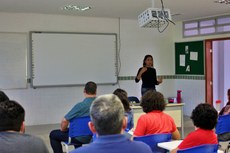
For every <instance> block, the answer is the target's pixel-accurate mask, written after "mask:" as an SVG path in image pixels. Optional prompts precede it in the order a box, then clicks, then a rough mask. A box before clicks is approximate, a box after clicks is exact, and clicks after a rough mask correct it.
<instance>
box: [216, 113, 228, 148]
mask: <svg viewBox="0 0 230 153" xmlns="http://www.w3.org/2000/svg"><path fill="white" fill-rule="evenodd" d="M227 133H228V134H227ZM216 134H217V135H218V141H219V142H223V141H229V140H230V114H228V115H220V116H219V117H218V121H217V125H216ZM222 134H227V136H224V137H223V136H222V137H221V135H222ZM223 138H224V139H223ZM229 148H230V143H229V144H228V146H227V148H225V151H228V150H229Z"/></svg>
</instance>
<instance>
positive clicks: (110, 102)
mask: <svg viewBox="0 0 230 153" xmlns="http://www.w3.org/2000/svg"><path fill="white" fill-rule="evenodd" d="M90 117H91V120H92V122H93V124H94V126H95V129H96V131H97V133H98V135H111V134H119V133H121V129H122V123H123V119H124V107H123V105H122V103H121V101H120V99H119V98H118V97H117V96H116V95H114V94H107V95H102V96H99V97H98V98H96V99H95V100H94V101H93V103H92V105H91V107H90Z"/></svg>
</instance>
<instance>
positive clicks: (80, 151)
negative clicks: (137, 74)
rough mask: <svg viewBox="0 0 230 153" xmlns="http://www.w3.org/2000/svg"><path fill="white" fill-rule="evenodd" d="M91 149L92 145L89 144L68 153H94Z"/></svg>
mask: <svg viewBox="0 0 230 153" xmlns="http://www.w3.org/2000/svg"><path fill="white" fill-rule="evenodd" d="M91 148H92V144H89V145H86V146H82V147H79V148H77V149H75V150H72V151H71V152H70V153H86V152H87V153H90V152H92V151H93V152H94V151H95V150H94V149H91Z"/></svg>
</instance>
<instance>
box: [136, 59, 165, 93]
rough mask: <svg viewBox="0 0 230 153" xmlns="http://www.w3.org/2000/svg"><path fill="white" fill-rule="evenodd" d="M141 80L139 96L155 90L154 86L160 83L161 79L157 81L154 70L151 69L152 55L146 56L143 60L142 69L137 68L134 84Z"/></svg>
mask: <svg viewBox="0 0 230 153" xmlns="http://www.w3.org/2000/svg"><path fill="white" fill-rule="evenodd" d="M141 79H142V86H141V94H142V95H144V93H145V92H146V91H148V90H150V89H151V90H156V87H155V86H156V85H159V84H160V83H162V78H160V79H159V80H157V74H156V69H155V68H154V67H153V57H152V55H146V56H145V58H144V60H143V67H141V68H139V70H138V72H137V76H136V78H135V81H136V83H138V82H139V81H140V80H141Z"/></svg>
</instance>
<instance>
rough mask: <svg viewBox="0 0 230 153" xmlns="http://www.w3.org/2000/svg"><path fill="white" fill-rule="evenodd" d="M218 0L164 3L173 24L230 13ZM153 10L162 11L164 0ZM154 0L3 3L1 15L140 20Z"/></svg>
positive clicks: (25, 0)
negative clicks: (74, 7)
mask: <svg viewBox="0 0 230 153" xmlns="http://www.w3.org/2000/svg"><path fill="white" fill-rule="evenodd" d="M214 1H215V0H163V2H164V7H165V8H169V9H170V11H171V14H180V15H173V17H172V19H173V21H183V20H190V19H197V18H203V17H209V16H216V15H223V14H229V13H230V4H219V3H215V2H214ZM153 2H154V7H155V8H161V0H155V1H153ZM70 4H71V5H79V6H91V7H92V9H90V10H87V11H84V12H78V11H65V10H62V9H61V7H63V6H65V5H70ZM152 6H153V5H152V0H0V12H14V13H42V14H59V15H74V16H89V17H108V18H125V19H137V16H138V15H139V14H140V13H142V12H143V11H144V10H145V9H147V8H150V7H152Z"/></svg>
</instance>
